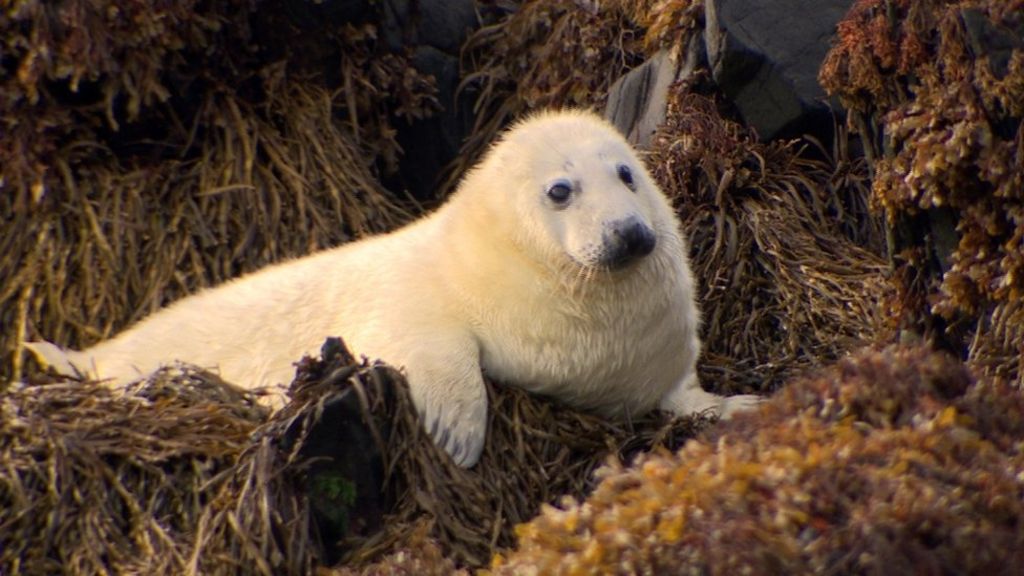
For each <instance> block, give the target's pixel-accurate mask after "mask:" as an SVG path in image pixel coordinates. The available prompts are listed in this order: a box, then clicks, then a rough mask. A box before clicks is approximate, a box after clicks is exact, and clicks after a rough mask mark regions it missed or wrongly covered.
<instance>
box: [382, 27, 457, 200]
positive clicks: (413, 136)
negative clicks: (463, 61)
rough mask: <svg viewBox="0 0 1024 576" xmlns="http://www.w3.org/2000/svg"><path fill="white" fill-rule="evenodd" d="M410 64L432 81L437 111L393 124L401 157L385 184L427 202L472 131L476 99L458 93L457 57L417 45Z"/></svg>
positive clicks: (434, 193) (432, 196)
mask: <svg viewBox="0 0 1024 576" xmlns="http://www.w3.org/2000/svg"><path fill="white" fill-rule="evenodd" d="M412 65H413V66H414V67H415V68H416V70H418V71H419V72H421V73H423V74H430V75H432V76H433V77H434V79H435V80H436V82H437V100H438V102H439V103H440V105H441V110H440V111H438V112H435V113H434V114H433V115H432V116H431V117H429V118H422V119H417V120H415V121H414V122H411V123H405V122H401V121H399V122H396V128H397V129H398V134H397V136H396V138H397V140H398V144H399V145H400V146H401V147H402V151H403V155H402V158H401V160H400V162H399V169H398V171H399V173H398V174H397V175H395V176H393V177H392V178H389V179H388V181H386V182H385V185H387V186H388V187H389V188H390V189H392V190H404V191H407V192H409V193H410V194H412V195H413V197H415V198H416V199H418V200H423V201H431V200H433V199H434V198H435V195H436V193H437V191H438V190H437V186H438V185H439V184H440V181H441V180H442V179H443V177H444V170H445V168H446V167H447V166H448V164H449V163H450V162H451V161H452V160H454V159H455V157H456V155H457V154H458V153H459V149H460V147H461V146H462V141H463V139H464V138H465V137H466V135H467V134H469V132H470V130H471V129H472V128H473V101H474V99H475V97H476V96H475V92H473V91H472V90H463V91H462V92H461V93H460V92H458V86H459V81H460V80H461V77H460V74H459V59H458V56H453V55H450V54H447V53H445V52H442V51H441V50H438V49H437V48H434V47H433V46H427V45H421V46H418V47H417V48H416V49H415V50H414V51H413V53H412Z"/></svg>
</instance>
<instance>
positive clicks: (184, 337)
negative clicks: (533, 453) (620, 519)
mask: <svg viewBox="0 0 1024 576" xmlns="http://www.w3.org/2000/svg"><path fill="white" fill-rule="evenodd" d="M687 252H688V247H687V243H686V241H685V239H684V236H683V234H682V231H681V223H680V221H679V219H678V217H677V216H676V214H675V212H674V211H673V210H672V207H671V205H670V203H669V201H668V199H667V198H666V196H665V195H664V193H663V192H662V191H661V190H660V189H659V188H658V186H657V185H656V184H655V182H654V181H653V179H652V178H651V177H650V175H649V174H648V172H647V170H646V168H645V167H644V164H643V162H641V160H640V159H639V158H638V156H637V154H636V153H635V152H634V151H633V149H632V148H631V147H630V145H629V144H628V142H627V141H626V140H625V139H624V138H623V137H622V136H621V135H620V134H619V132H617V131H616V129H615V128H614V127H612V126H611V125H610V124H608V123H607V122H606V121H604V120H603V119H601V118H600V117H599V116H597V115H594V114H592V113H589V112H583V111H550V112H542V113H538V114H535V115H533V116H530V117H528V118H527V119H525V120H523V121H521V122H519V123H517V124H515V125H514V126H513V127H512V128H511V129H510V130H508V131H507V132H506V133H505V134H504V135H503V136H502V137H500V138H499V139H498V141H497V142H496V143H495V144H494V145H493V146H492V147H491V149H490V150H489V151H488V152H487V153H486V154H485V155H484V158H483V159H482V161H481V162H480V163H479V164H478V165H477V166H475V167H474V168H473V169H471V170H470V171H469V172H468V173H467V174H466V175H465V177H464V178H463V180H462V181H461V182H460V184H459V186H458V188H457V190H456V191H455V192H454V194H453V195H452V196H451V198H450V199H449V200H448V201H447V202H446V203H445V204H444V205H443V206H442V207H441V208H439V209H438V210H437V211H435V212H434V213H432V214H430V215H429V216H426V217H424V218H422V219H420V220H418V221H416V222H413V223H412V224H410V225H408V226H405V227H403V228H401V229H399V230H397V231H394V232H391V233H389V234H384V235H379V236H375V237H371V238H367V239H364V240H361V241H358V242H354V243H350V244H346V245H342V246H340V247H337V248H333V249H329V250H324V251H322V252H319V253H316V254H313V255H310V256H307V257H304V258H299V259H295V260H291V261H286V262H283V263H280V264H277V265H274V266H270V267H268V268H265V269H263V270H260V271H257V272H255V273H252V274H249V275H247V276H243V277H241V278H239V279H236V280H233V281H230V282H227V283H225V284H223V285H221V286H218V287H214V288H211V289H208V290H204V291H201V292H199V293H197V294H195V295H192V296H189V297H187V298H184V299H182V300H180V301H178V302H176V303H173V304H171V305H170V306H168V307H166V308H165V309H163V310H160V311H158V312H156V313H154V314H153V315H151V316H150V317H148V318H146V319H144V320H142V321H141V322H139V323H138V324H137V325H135V326H134V327H132V328H130V329H128V330H126V331H124V332H122V333H121V334H119V335H117V336H115V337H114V338H112V339H110V340H108V341H105V342H101V343H99V344H97V345H96V346H94V347H92V348H89V349H87V350H84V351H81V352H75V351H63V350H61V349H59V348H57V347H56V346H54V345H52V344H49V343H46V342H35V343H28V344H27V345H28V346H29V348H30V349H31V350H32V351H34V352H35V353H36V355H37V356H38V357H39V358H40V359H41V360H42V361H43V362H44V363H47V364H50V365H51V366H53V367H54V368H55V369H57V370H58V371H60V372H63V373H68V374H71V373H74V372H81V373H85V374H88V375H90V376H92V377H95V378H102V379H109V382H110V383H111V384H112V385H115V386H120V385H123V384H125V383H127V382H129V381H131V380H134V379H137V378H139V377H141V376H144V375H146V374H149V373H150V372H152V371H154V370H156V369H157V368H158V367H160V366H161V365H163V364H167V363H169V362H172V361H174V360H181V361H185V362H189V363H192V364H197V365H199V366H203V367H211V368H216V369H219V371H220V374H221V376H222V377H223V378H224V379H226V380H227V381H229V382H232V383H235V384H237V385H240V386H243V387H247V388H254V387H265V386H272V385H278V384H281V383H287V382H289V381H290V380H291V378H292V375H293V370H294V368H293V362H295V361H296V360H297V359H299V358H301V357H302V356H303V355H313V354H316V352H317V350H318V347H319V346H320V344H321V343H322V342H323V340H324V339H325V338H326V337H327V336H333V335H339V336H341V337H343V338H344V339H345V341H346V342H347V343H348V345H349V346H350V348H351V349H352V351H353V352H354V353H356V354H361V355H364V356H367V357H370V358H380V359H382V360H384V361H386V362H388V363H391V364H393V365H396V366H400V367H402V368H404V370H405V371H406V374H407V377H408V381H409V386H410V389H411V392H412V396H413V400H414V402H415V403H416V406H417V408H418V410H419V412H420V414H421V416H422V418H423V421H424V424H425V426H426V427H427V429H428V430H429V431H430V432H431V434H432V435H433V437H434V439H435V441H436V442H437V443H438V444H439V445H440V446H442V447H443V448H444V449H445V450H446V451H447V452H448V453H449V454H451V456H452V458H454V460H455V461H456V462H457V463H458V464H459V465H461V466H467V467H468V466H472V465H473V464H475V463H476V462H477V460H478V459H479V456H480V453H481V451H482V449H483V446H484V436H485V432H486V425H487V395H486V391H485V388H484V383H483V374H482V372H486V373H487V374H488V375H489V376H490V377H493V378H495V379H497V380H499V381H502V382H505V383H508V384H510V385H514V386H518V387H521V388H523V389H525V390H527V391H529V392H533V393H537V394H542V395H546V396H551V397H554V398H556V399H558V400H560V401H562V402H565V403H567V404H569V405H571V406H573V407H576V408H578V409H581V410H585V411H590V412H594V413H598V414H601V415H605V416H608V417H624V416H629V415H636V416H639V415H641V414H643V413H645V412H648V411H650V410H652V409H654V408H659V407H660V408H663V409H666V410H669V411H671V412H674V413H677V414H690V413H694V412H703V411H707V410H710V411H713V412H715V413H717V414H719V415H720V416H722V417H729V416H730V415H731V414H732V413H733V412H735V411H736V410H741V409H745V408H749V407H752V406H754V405H755V404H756V403H757V402H758V400H759V399H758V398H757V397H756V396H732V397H727V398H726V397H720V396H716V395H713V394H710V393H707V392H705V391H704V390H702V389H701V387H700V384H699V382H698V380H697V373H696V362H697V357H698V356H699V354H700V340H699V336H698V328H699V323H700V315H699V311H698V308H697V305H696V302H695V299H694V294H695V287H694V280H693V277H692V274H691V271H690V266H689V263H688V257H687Z"/></svg>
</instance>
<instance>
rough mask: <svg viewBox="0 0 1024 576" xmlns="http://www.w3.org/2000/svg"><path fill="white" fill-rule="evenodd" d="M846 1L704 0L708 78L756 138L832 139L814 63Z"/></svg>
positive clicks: (819, 59) (821, 57)
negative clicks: (804, 137)
mask: <svg viewBox="0 0 1024 576" xmlns="http://www.w3.org/2000/svg"><path fill="white" fill-rule="evenodd" d="M851 4H852V2H851V1H850V0H708V1H707V2H706V3H705V18H706V29H705V43H706V46H707V54H708V61H709V64H710V66H711V70H712V74H713V76H714V79H715V82H717V83H718V86H719V88H720V89H721V90H722V92H723V93H724V94H725V95H726V96H727V97H728V98H729V99H730V100H731V101H732V102H733V103H734V104H735V106H736V108H737V110H738V111H739V113H740V115H741V116H742V117H743V120H744V122H746V123H747V124H748V125H750V126H752V127H753V128H754V129H756V130H757V132H758V134H759V135H760V137H761V139H762V140H771V139H775V138H791V137H797V136H801V135H803V134H811V135H813V136H815V137H817V138H819V139H820V140H822V141H824V142H830V141H831V139H832V131H833V128H832V126H833V121H832V116H831V114H832V113H831V109H830V105H829V103H828V99H827V97H826V95H825V91H824V90H823V89H822V88H821V86H820V85H819V84H818V69H819V68H820V67H821V63H822V61H823V60H824V58H825V54H826V52H827V51H828V49H829V46H830V43H831V38H832V35H833V34H834V32H835V26H836V23H838V22H839V21H840V20H841V19H842V17H843V16H844V15H845V14H846V12H847V10H849V8H850V6H851Z"/></svg>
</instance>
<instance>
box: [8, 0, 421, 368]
mask: <svg viewBox="0 0 1024 576" xmlns="http://www.w3.org/2000/svg"><path fill="white" fill-rule="evenodd" d="M307 4H308V5H307ZM368 4H370V5H371V7H373V6H372V5H375V3H368ZM346 6H347V5H346ZM353 6H354V4H353ZM349 7H350V6H349ZM343 8H344V9H343ZM4 10H5V12H4V17H3V18H0V53H2V54H3V58H2V59H0V126H2V128H0V131H2V132H3V138H0V222H2V224H0V248H2V253H3V258H0V278H2V279H3V281H2V284H3V286H4V289H3V290H0V324H2V325H3V326H5V327H10V329H8V330H4V331H3V332H2V333H0V381H3V383H4V384H6V381H7V380H8V379H10V377H11V376H13V377H14V378H15V379H16V378H17V376H19V375H20V374H21V373H22V372H24V370H23V365H22V361H23V354H22V350H21V349H20V348H19V346H20V342H21V341H22V340H23V339H25V338H37V337H42V338H46V339H50V340H53V341H56V342H58V343H60V344H62V345H66V346H71V347H76V348H81V347H85V346H87V345H89V344H91V343H94V342H96V341H97V340H100V339H102V338H104V337H107V336H109V335H111V334H112V333H113V332H115V331H117V330H119V329H121V328H123V327H125V326H126V325H128V324H130V323H131V322H133V321H135V320H138V319H139V318H140V317H142V316H144V315H146V314H147V313H148V312H150V311H152V310H153V309H155V308H158V307H160V306H162V305H165V304H166V303H168V302H170V301H171V300H174V299H176V298H178V297H180V296H182V295H184V294H187V293H190V292H192V291H194V290H196V289H198V288H201V287H204V286H207V285H210V284H214V283H218V282H222V281H224V280H227V279H229V278H231V277H234V276H237V275H238V274H240V273H242V272H247V271H251V270H254V269H256V268H259V267H261V266H264V265H266V264H268V263H270V262H273V261H277V260H279V259H281V258H286V257H292V256H297V255H303V254H306V253H309V252H310V251H311V250H314V249H317V248H322V247H326V246H331V245H335V244H337V243H339V242H342V241H345V240H348V239H351V238H353V237H358V236H361V235H364V234H367V233H370V232H377V231H383V230H387V229H390V228H391V227H394V226H395V225H396V224H398V223H400V222H402V221H404V220H405V219H407V218H408V216H409V214H408V211H407V210H406V209H405V208H404V207H403V205H402V203H401V202H399V201H398V200H397V198H396V197H395V196H393V195H392V194H390V193H389V192H388V191H387V190H385V188H384V187H383V186H382V185H381V184H380V181H379V178H380V175H381V173H383V172H386V171H387V170H389V169H392V170H393V169H395V168H394V167H395V166H397V164H398V161H397V158H398V155H399V153H400V148H399V145H398V143H397V142H396V140H395V135H394V133H395V129H394V127H393V126H394V124H395V123H397V122H398V121H401V119H403V118H412V119H416V118H421V117H424V116H426V115H429V114H430V113H431V112H432V111H434V110H435V109H436V103H435V101H434V97H435V88H434V85H433V84H432V80H431V79H430V78H428V77H426V76H424V75H423V74H421V73H419V72H417V71H416V69H415V68H414V67H412V66H411V65H410V63H409V59H408V58H407V56H406V55H404V54H395V53H392V52H390V51H389V50H388V48H387V46H385V45H384V43H383V42H382V41H380V40H379V39H378V37H377V31H378V28H377V26H378V25H379V23H378V19H379V18H377V17H376V16H375V14H376V10H377V7H373V11H371V12H370V13H368V14H363V13H362V12H360V15H358V18H357V19H356V20H355V21H352V22H347V23H338V19H340V18H348V17H353V18H356V16H353V15H352V14H349V13H348V12H347V8H346V7H343V6H340V4H339V3H337V2H331V3H323V4H321V3H311V2H301V3H294V2H293V3H288V2H249V1H248V0H238V1H234V0H232V1H227V2H205V3H204V2H175V3H166V2H154V1H135V0H132V1H124V0H116V1H113V2H107V3H96V2H91V1H84V0H70V1H67V2H60V3H57V4H54V3H52V2H44V1H41V0H29V1H25V2H17V3H15V4H14V5H12V6H11V7H10V8H9V9H8V8H6V7H5V8H4ZM307 12H308V14H307ZM321 12H322V13H321ZM303 14H305V15H306V16H303ZM375 18H377V19H375ZM317 22H319V24H321V25H319V26H317V25H316V24H317ZM328 22H334V23H335V24H337V25H326V23H328ZM305 26H310V27H308V28H307V27H305Z"/></svg>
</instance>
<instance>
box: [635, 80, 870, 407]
mask: <svg viewBox="0 0 1024 576" xmlns="http://www.w3.org/2000/svg"><path fill="white" fill-rule="evenodd" d="M647 162H648V164H649V165H650V166H651V167H652V169H653V173H654V176H655V178H656V179H657V180H658V181H659V182H661V184H662V187H663V188H664V189H665V190H666V192H668V193H669V195H670V196H672V197H673V198H674V199H675V201H676V203H677V205H678V210H679V214H680V216H681V217H682V219H683V222H684V226H683V227H684V229H685V230H686V231H687V233H688V235H689V237H690V243H691V253H692V259H693V262H692V264H693V269H694V274H695V276H696V277H697V278H698V279H699V282H698V284H699V288H700V296H699V298H698V301H699V302H700V303H701V307H702V308H703V311H704V334H703V339H704V342H705V349H704V356H703V359H702V362H701V363H700V365H699V368H700V370H701V376H702V379H703V381H704V382H705V383H707V384H709V385H710V386H711V387H712V388H713V389H715V390H720V391H730V392H739V391H751V390H761V391H767V390H773V389H775V388H777V387H778V386H780V385H781V384H783V383H784V382H785V381H786V380H787V379H788V378H790V377H792V376H793V375H795V374H798V373H800V372H801V371H802V370H805V369H807V368H810V367H815V366H822V365H825V364H828V363H829V362H830V361H831V360H834V359H836V358H838V357H840V356H842V355H843V354H844V353H845V352H846V351H849V350H852V349H855V348H858V347H860V346H861V345H863V344H864V343H866V342H873V341H876V340H878V339H879V338H882V337H883V335H882V334H881V328H882V326H883V323H882V320H881V318H880V315H881V313H882V311H881V310H880V309H879V308H878V307H877V305H876V304H877V302H878V301H879V300H880V299H881V297H882V295H883V293H884V292H885V290H886V284H885V281H884V277H883V275H884V273H885V271H886V265H885V262H884V260H883V259H882V258H881V257H880V256H878V255H877V254H876V253H875V252H872V251H870V250H867V249H865V247H871V246H874V247H876V250H877V249H880V246H879V244H880V240H881V238H880V234H879V233H878V230H879V229H878V227H877V224H873V223H872V219H871V217H870V215H869V214H868V210H867V206H866V200H865V198H866V195H867V189H866V188H867V179H866V175H865V174H864V166H863V164H861V165H860V166H859V167H858V166H856V165H851V164H850V163H849V161H846V160H843V159H840V161H837V162H829V161H824V160H816V159H810V158H807V157H803V156H801V155H800V154H799V150H798V149H796V148H795V144H794V143H779V142H777V143H769V144H761V143H758V142H757V139H756V138H755V137H754V136H753V134H752V133H750V132H749V130H747V129H745V128H743V127H741V126H740V125H739V124H736V123H735V122H732V121H729V120H726V119H724V118H722V117H721V116H720V115H719V113H718V111H717V109H716V106H715V104H714V102H713V101H711V100H710V99H708V98H706V97H703V96H700V95H696V94H692V93H688V92H686V91H685V90H677V91H674V92H673V94H672V95H671V96H670V102H669V110H668V114H667V119H666V122H665V124H664V125H663V126H662V127H661V129H659V131H658V133H657V135H656V136H655V141H654V144H653V145H652V149H651V150H650V151H649V152H648V154H647Z"/></svg>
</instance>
